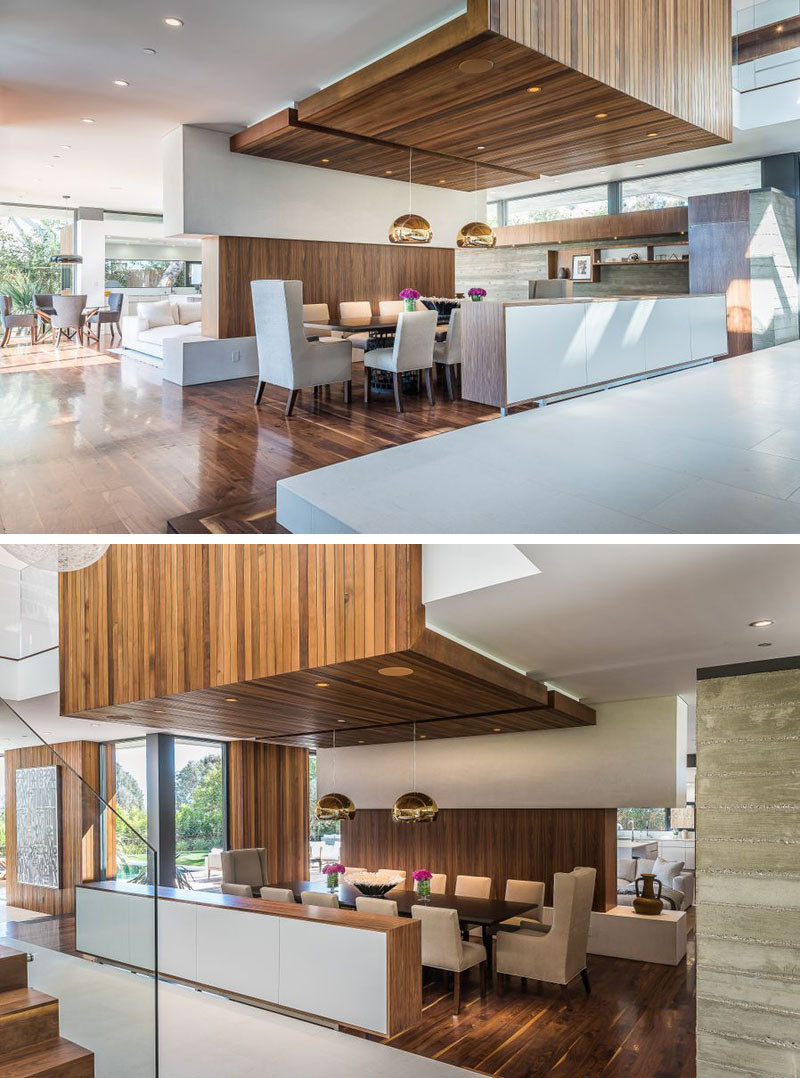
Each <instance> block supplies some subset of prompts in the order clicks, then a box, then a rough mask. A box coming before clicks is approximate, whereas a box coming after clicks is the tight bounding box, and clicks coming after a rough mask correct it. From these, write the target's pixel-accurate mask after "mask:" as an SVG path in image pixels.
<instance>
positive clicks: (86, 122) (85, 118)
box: [81, 116, 94, 124]
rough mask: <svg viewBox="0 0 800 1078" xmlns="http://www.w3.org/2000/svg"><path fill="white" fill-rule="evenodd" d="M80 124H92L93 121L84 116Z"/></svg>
mask: <svg viewBox="0 0 800 1078" xmlns="http://www.w3.org/2000/svg"><path fill="white" fill-rule="evenodd" d="M81 123H82V124H93V123H94V120H93V119H92V118H91V117H90V116H84V117H83V118H82V119H81Z"/></svg>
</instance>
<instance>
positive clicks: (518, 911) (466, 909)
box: [270, 880, 536, 968]
mask: <svg viewBox="0 0 800 1078" xmlns="http://www.w3.org/2000/svg"><path fill="white" fill-rule="evenodd" d="M270 886H272V887H285V888H287V889H288V890H290V891H291V892H292V893H293V894H294V897H295V899H296V900H297V901H298V902H299V901H300V895H301V894H302V893H303V891H324V892H328V885H327V883H325V882H324V881H319V882H313V883H312V882H311V881H310V880H289V881H288V882H287V883H275V884H271V885H270ZM334 893H335V894H336V895H337V896H338V898H339V905H340V906H344V907H345V908H349V909H355V905H356V899H357V898H358V897H359V896H360V895H361V892H360V891H359V890H358V889H357V888H356V887H353V886H352V884H349V883H344V882H340V884H339V886H338V887H337V888H336V890H335V892H334ZM383 897H384V898H388V899H391V900H392V901H394V902H396V903H397V912H398V914H399V915H400V916H401V917H410V916H411V910H412V908H413V907H414V906H419V905H424V906H435V907H437V908H438V909H446V910H455V911H456V913H457V914H458V923H459V925H460V926H461V928H462V929H463V930H464V931H466V930H468V929H469V928H472V927H478V928H480V930H481V935H482V937H483V945H484V947H485V948H486V955H487V957H488V959H489V960H490V968H491V944H492V929H493V928H496V927H497V925H499V924H500V923H501V922H502V921H506V920H508V918H509V917H520V916H522V914H524V913H528V912H530V911H531V910H533V909H535V908H536V905H535V903H534V904H531V903H530V902H506V900H505V899H504V898H469V897H467V896H466V895H450V894H445V895H430V897H429V898H427V899H425V900H424V901H423V899H421V898H420V896H419V895H418V894H417V893H416V891H411V890H407V889H406V888H404V887H403V886H402V885H401V886H399V887H394V888H393V889H392V890H391V891H388V892H387V893H386V894H385V895H384V896H383Z"/></svg>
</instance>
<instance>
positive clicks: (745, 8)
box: [733, 0, 800, 37]
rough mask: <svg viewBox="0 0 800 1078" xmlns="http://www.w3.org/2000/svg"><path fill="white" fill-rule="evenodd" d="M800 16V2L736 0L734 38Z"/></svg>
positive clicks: (789, 0) (787, 0)
mask: <svg viewBox="0 0 800 1078" xmlns="http://www.w3.org/2000/svg"><path fill="white" fill-rule="evenodd" d="M795 15H800V0H734V6H733V36H734V37H736V36H737V35H738V34H746V33H747V32H748V30H756V29H758V27H759V26H770V25H771V24H772V23H777V22H780V21H781V19H791V18H793V16H795Z"/></svg>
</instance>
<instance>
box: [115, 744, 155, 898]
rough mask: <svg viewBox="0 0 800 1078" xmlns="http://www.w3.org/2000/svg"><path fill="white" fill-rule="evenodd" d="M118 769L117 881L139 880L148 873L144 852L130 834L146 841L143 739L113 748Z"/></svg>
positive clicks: (136, 839)
mask: <svg viewBox="0 0 800 1078" xmlns="http://www.w3.org/2000/svg"><path fill="white" fill-rule="evenodd" d="M114 751H115V756H116V767H117V787H116V789H117V803H116V805H115V808H116V810H117V812H118V813H119V814H120V816H121V817H122V819H123V820H124V821H125V823H127V824H130V827H131V828H133V831H131V830H130V828H128V827H126V826H125V825H124V824H123V823H122V822H121V821H117V828H116V834H117V858H116V867H117V879H118V880H135V879H142V878H143V877H144V875H145V874H146V872H147V849H146V847H145V846H144V844H143V842H142V841H141V840H140V839H138V838H137V836H136V835H135V834H134V833H133V832H134V831H136V832H138V833H139V835H141V836H142V838H147V803H146V794H147V758H146V754H145V743H144V738H139V739H137V740H135V741H118V742H117V743H116V744H115V746H114Z"/></svg>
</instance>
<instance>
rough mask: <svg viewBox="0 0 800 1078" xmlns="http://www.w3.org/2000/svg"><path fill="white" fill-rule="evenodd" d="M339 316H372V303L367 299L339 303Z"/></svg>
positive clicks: (343, 317) (365, 317)
mask: <svg viewBox="0 0 800 1078" xmlns="http://www.w3.org/2000/svg"><path fill="white" fill-rule="evenodd" d="M339 317H340V318H341V319H345V318H363V319H367V318H372V304H371V303H370V302H369V300H366V299H364V300H352V301H351V300H348V301H346V302H344V303H340V304H339Z"/></svg>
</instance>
